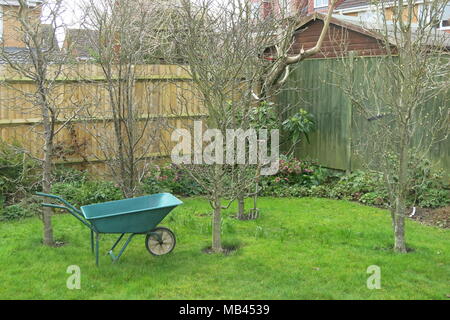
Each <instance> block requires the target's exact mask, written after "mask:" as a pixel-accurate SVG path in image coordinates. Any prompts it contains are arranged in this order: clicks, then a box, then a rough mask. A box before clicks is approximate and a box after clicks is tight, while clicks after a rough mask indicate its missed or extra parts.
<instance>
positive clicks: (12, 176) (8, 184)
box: [0, 142, 40, 210]
mask: <svg viewBox="0 0 450 320" xmlns="http://www.w3.org/2000/svg"><path fill="white" fill-rule="evenodd" d="M39 181H40V175H39V170H38V164H37V162H36V161H34V160H33V159H31V158H30V157H28V156H27V155H26V153H25V152H24V151H23V150H22V149H21V148H20V146H18V145H8V144H6V143H4V142H0V203H4V204H12V203H14V202H17V201H19V200H20V199H22V198H23V197H24V196H25V195H26V194H27V193H30V192H33V191H37V189H38V187H39ZM12 210H14V209H12Z"/></svg>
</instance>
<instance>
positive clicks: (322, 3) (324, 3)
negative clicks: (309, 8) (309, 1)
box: [314, 0, 329, 8]
mask: <svg viewBox="0 0 450 320" xmlns="http://www.w3.org/2000/svg"><path fill="white" fill-rule="evenodd" d="M328 3H329V1H328V0H314V8H325V7H328Z"/></svg>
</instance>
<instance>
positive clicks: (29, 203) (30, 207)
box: [0, 198, 41, 221]
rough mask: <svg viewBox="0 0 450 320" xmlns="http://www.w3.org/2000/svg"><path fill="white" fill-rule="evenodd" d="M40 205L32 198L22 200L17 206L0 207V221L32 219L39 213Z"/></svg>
mask: <svg viewBox="0 0 450 320" xmlns="http://www.w3.org/2000/svg"><path fill="white" fill-rule="evenodd" d="M40 208H41V205H40V203H37V202H36V201H35V200H34V199H33V198H29V199H24V200H22V201H21V202H20V203H18V204H13V205H10V206H6V207H4V208H2V207H0V221H10V220H18V219H23V218H28V217H34V216H35V215H36V214H38V213H39V212H40Z"/></svg>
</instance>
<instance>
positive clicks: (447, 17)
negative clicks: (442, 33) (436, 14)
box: [439, 4, 450, 30]
mask: <svg viewBox="0 0 450 320" xmlns="http://www.w3.org/2000/svg"><path fill="white" fill-rule="evenodd" d="M439 28H440V29H443V30H450V4H447V5H446V6H445V8H444V12H443V13H442V17H441V21H440V23H439Z"/></svg>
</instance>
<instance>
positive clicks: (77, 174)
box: [53, 166, 88, 183]
mask: <svg viewBox="0 0 450 320" xmlns="http://www.w3.org/2000/svg"><path fill="white" fill-rule="evenodd" d="M87 178H88V175H87V172H85V171H80V170H77V169H74V168H71V167H64V166H60V167H57V168H56V169H55V171H54V179H53V181H54V183H58V182H62V183H76V182H85V181H86V180H87Z"/></svg>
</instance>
